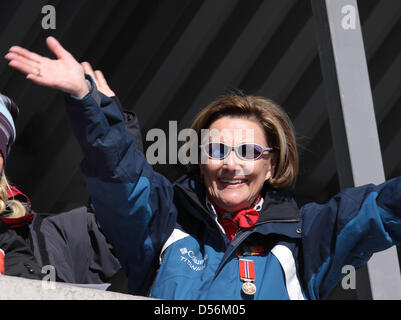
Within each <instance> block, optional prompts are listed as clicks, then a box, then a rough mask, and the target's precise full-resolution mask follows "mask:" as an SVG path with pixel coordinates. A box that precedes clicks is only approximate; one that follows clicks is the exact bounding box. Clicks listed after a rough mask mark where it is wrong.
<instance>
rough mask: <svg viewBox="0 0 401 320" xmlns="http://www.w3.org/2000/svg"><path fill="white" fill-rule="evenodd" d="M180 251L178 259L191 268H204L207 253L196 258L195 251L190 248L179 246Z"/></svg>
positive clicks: (200, 269)
mask: <svg viewBox="0 0 401 320" xmlns="http://www.w3.org/2000/svg"><path fill="white" fill-rule="evenodd" d="M180 252H181V257H180V261H181V262H184V263H186V264H187V265H188V266H189V267H190V268H191V269H192V270H194V271H202V270H203V269H205V267H206V265H205V262H206V260H207V259H208V255H207V254H206V255H205V257H204V258H203V259H198V258H197V257H196V255H195V253H194V252H193V251H192V250H188V249H187V248H181V249H180Z"/></svg>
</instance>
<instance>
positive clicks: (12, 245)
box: [0, 220, 44, 280]
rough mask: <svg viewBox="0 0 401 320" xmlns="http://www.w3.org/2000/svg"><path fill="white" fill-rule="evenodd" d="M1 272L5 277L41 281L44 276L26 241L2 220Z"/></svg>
mask: <svg viewBox="0 0 401 320" xmlns="http://www.w3.org/2000/svg"><path fill="white" fill-rule="evenodd" d="M0 270H1V271H3V272H4V274H5V275H8V276H15V277H23V278H28V279H34V280H41V279H42V277H43V276H44V275H42V273H41V268H40V266H39V264H38V263H37V261H36V259H35V257H34V256H33V253H32V251H31V249H30V248H29V247H28V246H27V245H26V243H25V241H24V239H23V238H22V237H21V236H19V235H18V234H17V233H16V232H15V231H14V230H12V229H10V228H9V227H8V225H7V224H6V223H5V222H3V221H1V220H0Z"/></svg>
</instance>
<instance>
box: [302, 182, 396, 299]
mask: <svg viewBox="0 0 401 320" xmlns="http://www.w3.org/2000/svg"><path fill="white" fill-rule="evenodd" d="M301 214H302V216H303V221H304V222H303V234H304V237H303V243H302V251H303V260H304V261H303V262H304V263H303V266H304V268H303V275H304V277H303V278H304V280H305V282H306V287H307V291H308V294H309V297H310V298H312V299H323V298H325V297H326V296H327V295H328V294H329V293H330V291H331V290H332V289H333V287H334V286H335V285H336V284H337V283H338V282H339V281H340V280H341V279H342V277H343V276H344V274H342V273H341V270H342V268H343V267H344V266H346V265H350V266H354V267H355V268H358V267H361V266H362V265H364V264H365V263H366V262H367V261H368V260H369V258H370V257H371V256H372V254H373V253H375V252H378V251H382V250H385V249H387V248H389V247H391V246H393V245H399V244H400V243H401V178H400V177H399V178H395V179H392V180H389V181H387V182H385V183H383V184H381V185H378V186H375V185H365V186H361V187H357V188H350V189H346V190H344V191H342V192H340V193H339V194H337V195H336V196H334V197H333V198H332V199H331V200H330V201H329V202H328V203H327V204H323V205H319V204H316V203H311V204H307V205H305V206H303V207H302V208H301Z"/></svg>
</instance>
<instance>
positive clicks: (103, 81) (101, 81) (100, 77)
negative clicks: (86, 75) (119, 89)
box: [95, 70, 109, 87]
mask: <svg viewBox="0 0 401 320" xmlns="http://www.w3.org/2000/svg"><path fill="white" fill-rule="evenodd" d="M95 77H96V79H97V81H98V82H99V85H101V86H102V87H105V86H109V85H108V83H107V81H106V78H105V77H104V75H103V72H102V71H100V70H96V71H95Z"/></svg>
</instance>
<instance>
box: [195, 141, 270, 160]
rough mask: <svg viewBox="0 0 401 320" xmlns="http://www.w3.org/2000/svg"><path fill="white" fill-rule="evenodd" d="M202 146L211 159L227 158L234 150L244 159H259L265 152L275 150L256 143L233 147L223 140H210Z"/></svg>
mask: <svg viewBox="0 0 401 320" xmlns="http://www.w3.org/2000/svg"><path fill="white" fill-rule="evenodd" d="M200 147H201V148H202V149H203V151H204V152H205V154H206V155H207V156H208V157H209V158H210V159H214V160H222V159H224V158H227V157H228V156H229V154H230V153H231V151H232V150H234V151H235V154H236V155H237V157H238V158H240V159H242V160H257V159H259V158H260V157H261V156H262V155H263V153H264V152H266V151H272V150H273V148H264V147H262V146H260V145H258V144H256V143H244V144H240V145H238V146H235V147H232V146H229V145H227V144H225V143H222V142H210V143H207V144H204V145H201V146H200Z"/></svg>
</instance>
